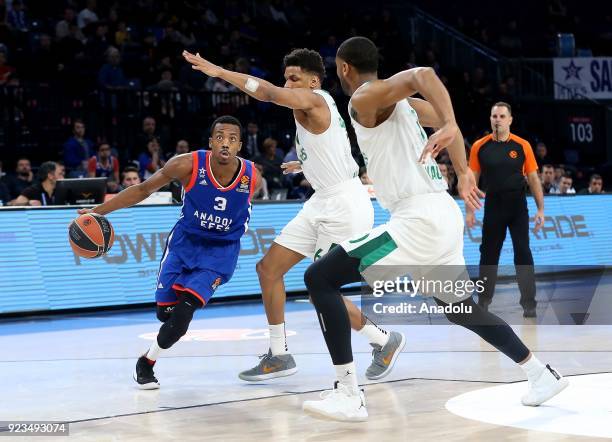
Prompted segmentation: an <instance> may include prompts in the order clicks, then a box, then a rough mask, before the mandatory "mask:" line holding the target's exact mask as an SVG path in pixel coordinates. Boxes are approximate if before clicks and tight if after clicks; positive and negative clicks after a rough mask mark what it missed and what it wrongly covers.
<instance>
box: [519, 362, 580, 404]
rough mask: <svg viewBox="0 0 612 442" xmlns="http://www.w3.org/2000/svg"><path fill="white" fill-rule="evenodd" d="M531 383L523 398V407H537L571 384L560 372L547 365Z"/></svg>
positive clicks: (530, 380)
mask: <svg viewBox="0 0 612 442" xmlns="http://www.w3.org/2000/svg"><path fill="white" fill-rule="evenodd" d="M527 380H528V381H529V390H528V391H527V394H526V395H524V396H523V398H522V402H523V405H527V406H529V407H537V406H538V405H541V404H542V403H544V402H546V401H547V400H549V399H551V398H552V397H554V396H556V395H558V394H559V393H561V392H562V391H563V390H565V389H566V388H567V386H568V385H569V382H568V380H567V379H566V378H564V377H563V376H561V375H560V374H559V372H558V371H556V370H554V369H553V368H551V366H550V365H546V367H545V368H544V370H542V372H541V373H540V375H539V376H538V377H537V378H535V379H527Z"/></svg>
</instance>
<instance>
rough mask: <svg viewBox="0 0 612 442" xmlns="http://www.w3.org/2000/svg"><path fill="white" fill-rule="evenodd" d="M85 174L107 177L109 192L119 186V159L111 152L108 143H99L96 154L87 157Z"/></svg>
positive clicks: (92, 176)
mask: <svg viewBox="0 0 612 442" xmlns="http://www.w3.org/2000/svg"><path fill="white" fill-rule="evenodd" d="M87 176H89V177H90V178H94V177H106V178H108V183H107V187H108V190H109V192H111V193H112V192H115V191H117V188H118V186H119V160H117V158H116V157H114V156H113V155H112V154H111V147H110V144H108V143H100V146H98V153H97V155H94V156H92V157H91V158H90V159H89V163H88V165H87Z"/></svg>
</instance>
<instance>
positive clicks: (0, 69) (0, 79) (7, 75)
mask: <svg viewBox="0 0 612 442" xmlns="http://www.w3.org/2000/svg"><path fill="white" fill-rule="evenodd" d="M14 73H15V68H14V67H13V66H9V65H8V64H6V53H5V52H1V51H0V86H3V85H5V84H7V83H8V82H9V81H10V80H11V76H12V75H14Z"/></svg>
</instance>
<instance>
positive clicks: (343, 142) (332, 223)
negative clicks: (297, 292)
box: [184, 49, 405, 381]
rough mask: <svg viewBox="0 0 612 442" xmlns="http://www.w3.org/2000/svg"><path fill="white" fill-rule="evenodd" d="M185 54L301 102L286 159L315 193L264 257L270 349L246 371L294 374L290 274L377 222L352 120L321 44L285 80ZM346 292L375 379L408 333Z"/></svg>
mask: <svg viewBox="0 0 612 442" xmlns="http://www.w3.org/2000/svg"><path fill="white" fill-rule="evenodd" d="M184 56H185V59H186V60H187V61H189V62H190V63H191V64H192V65H193V68H194V69H197V70H200V71H201V72H203V73H205V74H207V75H209V76H214V77H219V78H221V79H223V80H225V81H227V82H229V83H231V84H233V85H234V86H236V87H238V88H240V89H241V90H242V91H244V92H246V93H247V94H249V95H250V96H252V97H254V98H256V99H258V100H261V101H270V102H273V103H275V104H278V105H280V106H285V107H288V108H290V109H293V116H294V118H295V124H296V128H297V133H296V140H295V142H296V148H297V154H298V158H299V161H296V162H291V163H287V164H284V165H283V167H284V168H285V171H286V172H289V173H292V172H299V171H303V172H304V176H305V177H306V179H307V180H308V181H309V182H310V184H311V185H312V187H313V189H314V190H315V193H314V195H313V196H312V197H311V198H310V199H309V200H308V201H307V202H306V203H305V204H304V207H303V208H302V210H301V211H300V212H299V213H298V215H297V216H296V217H295V218H294V219H293V220H292V221H290V222H289V224H287V226H285V228H284V229H283V230H282V232H281V233H280V235H279V236H278V237H277V238H276V239H275V240H274V242H273V244H272V246H271V247H270V249H269V250H268V251H267V252H266V254H265V256H264V257H263V258H262V260H261V261H260V262H258V263H257V274H258V276H259V281H260V284H261V289H262V297H263V302H264V306H265V310H266V315H267V319H268V324H269V329H270V349H269V351H268V353H267V354H265V355H263V356H262V358H261V360H260V362H259V364H257V365H256V366H255V367H253V368H251V369H249V370H246V371H243V372H242V373H240V375H239V377H240V378H241V379H243V380H246V381H261V380H265V379H272V378H276V377H281V376H289V375H291V374H293V373H295V372H296V371H297V367H296V364H295V360H294V359H293V356H291V354H289V352H288V348H287V342H286V337H285V318H284V312H285V300H286V293H285V286H284V282H283V277H284V275H285V274H286V273H287V272H288V271H289V270H290V269H291V268H292V267H293V266H294V265H296V264H297V263H298V262H300V261H301V260H302V259H304V257H308V258H311V259H314V260H317V259H318V258H320V257H321V256H323V255H324V254H326V253H327V252H328V251H329V250H330V249H331V248H332V247H334V246H335V245H337V244H339V243H341V242H342V241H344V240H346V239H347V238H350V237H352V236H354V235H356V234H360V233H363V232H367V231H369V230H370V229H372V226H373V223H374V211H373V208H372V204H371V202H370V197H369V195H368V192H367V190H366V188H365V187H364V186H363V185H362V184H361V181H360V179H359V177H358V166H357V163H356V162H355V160H354V159H353V156H352V154H351V146H350V142H349V139H348V135H347V133H346V127H345V124H344V120H343V119H342V117H341V116H340V113H339V112H338V109H337V108H336V104H335V103H334V100H333V99H332V98H331V96H330V95H329V94H328V93H327V92H325V91H323V90H321V83H322V81H323V78H324V76H325V67H324V65H323V60H322V59H321V56H320V55H319V54H318V53H317V52H316V51H312V50H308V49H295V50H294V51H292V52H291V53H290V54H288V55H287V56H285V58H284V60H283V65H284V76H285V80H286V81H285V87H276V86H274V85H272V84H271V83H269V82H267V81H265V80H262V79H260V78H257V77H253V76H251V75H245V74H241V73H237V72H231V71H227V70H225V69H222V68H220V67H218V66H216V65H214V64H212V63H210V62H209V61H207V60H205V59H203V58H202V57H200V56H199V55H192V54H189V53H188V52H184ZM343 299H344V302H345V303H346V309H345V311H348V314H349V316H348V318H349V321H350V324H351V327H352V328H353V329H355V330H357V331H358V332H359V333H360V334H362V335H363V336H365V337H366V338H367V339H368V341H369V342H370V344H371V345H372V347H373V352H372V356H373V360H372V364H371V365H370V367H368V369H367V370H366V376H367V377H368V378H369V379H380V378H382V377H384V376H386V375H387V374H388V373H389V372H390V371H391V369H392V367H393V365H394V363H395V360H396V358H397V356H398V355H399V353H400V352H401V350H402V348H403V346H404V343H405V338H404V336H403V335H402V334H401V333H397V332H387V331H386V330H383V329H382V328H380V327H378V326H377V325H375V324H374V323H372V322H371V321H369V320H368V319H367V318H366V317H365V316H363V315H362V314H361V312H360V311H359V309H358V308H357V307H356V306H355V305H354V304H353V303H352V302H350V301H349V300H348V299H345V298H343Z"/></svg>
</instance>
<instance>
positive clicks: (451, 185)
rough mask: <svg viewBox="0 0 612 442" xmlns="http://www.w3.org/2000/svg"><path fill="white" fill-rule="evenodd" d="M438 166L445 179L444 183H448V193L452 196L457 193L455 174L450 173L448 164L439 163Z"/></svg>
mask: <svg viewBox="0 0 612 442" xmlns="http://www.w3.org/2000/svg"><path fill="white" fill-rule="evenodd" d="M438 167H439V168H440V173H441V174H442V176H443V177H444V179H445V180H446V184H447V185H448V189H447V192H448V194H449V195H452V196H457V195H458V194H459V193H458V192H457V183H456V182H455V175H454V174H451V173H450V171H449V167H448V164H446V163H439V164H438Z"/></svg>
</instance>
